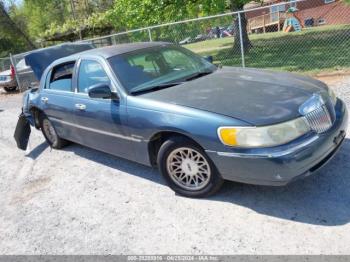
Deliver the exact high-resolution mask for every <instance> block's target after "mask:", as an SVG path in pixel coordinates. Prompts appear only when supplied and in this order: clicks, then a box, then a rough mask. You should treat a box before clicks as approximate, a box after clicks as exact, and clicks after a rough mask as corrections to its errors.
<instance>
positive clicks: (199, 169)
mask: <svg viewBox="0 0 350 262" xmlns="http://www.w3.org/2000/svg"><path fill="white" fill-rule="evenodd" d="M158 166H159V169H160V172H161V173H162V175H163V177H164V178H165V180H166V181H167V183H168V185H169V187H170V188H171V189H173V190H174V191H175V192H176V193H178V194H180V195H183V196H187V197H198V198H199V197H206V196H209V195H212V194H214V193H215V192H217V191H218V190H219V189H220V187H221V186H222V184H223V182H224V180H223V179H222V178H221V176H220V174H219V173H218V172H217V170H216V167H215V166H214V164H213V163H212V161H211V160H210V159H209V158H208V156H207V155H206V154H205V152H204V151H203V150H202V149H201V148H200V147H199V146H197V145H196V144H195V143H193V142H191V141H190V140H188V139H185V138H182V137H174V138H171V139H169V140H168V141H166V142H165V143H164V144H163V145H162V146H161V148H160V150H159V153H158Z"/></svg>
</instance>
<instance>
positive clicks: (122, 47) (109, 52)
mask: <svg viewBox="0 0 350 262" xmlns="http://www.w3.org/2000/svg"><path fill="white" fill-rule="evenodd" d="M164 45H170V43H167V42H139V43H129V44H118V45H112V46H106V47H100V48H95V49H91V50H87V51H83V52H80V53H77V54H74V55H71V56H67V57H65V58H64V60H74V59H78V58H79V57H81V56H100V57H103V58H105V59H108V58H110V57H113V56H116V55H121V54H125V53H129V52H132V51H136V50H140V49H145V48H151V47H157V46H164Z"/></svg>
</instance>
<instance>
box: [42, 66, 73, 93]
mask: <svg viewBox="0 0 350 262" xmlns="http://www.w3.org/2000/svg"><path fill="white" fill-rule="evenodd" d="M74 64H75V63H74V62H72V63H65V64H63V65H59V66H56V67H54V69H53V70H52V73H51V77H50V83H49V85H48V88H49V89H52V90H59V91H72V76H73V69H74Z"/></svg>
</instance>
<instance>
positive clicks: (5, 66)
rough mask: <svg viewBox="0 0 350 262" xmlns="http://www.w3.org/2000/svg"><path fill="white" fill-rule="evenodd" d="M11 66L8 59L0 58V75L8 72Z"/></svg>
mask: <svg viewBox="0 0 350 262" xmlns="http://www.w3.org/2000/svg"><path fill="white" fill-rule="evenodd" d="M10 66H11V60H10V58H0V73H1V72H3V71H6V70H9V69H10Z"/></svg>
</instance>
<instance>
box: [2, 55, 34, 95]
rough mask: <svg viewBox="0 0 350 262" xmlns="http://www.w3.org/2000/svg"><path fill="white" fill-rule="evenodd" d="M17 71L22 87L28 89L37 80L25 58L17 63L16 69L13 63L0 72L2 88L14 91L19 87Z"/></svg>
mask: <svg viewBox="0 0 350 262" xmlns="http://www.w3.org/2000/svg"><path fill="white" fill-rule="evenodd" d="M16 72H17V77H18V79H19V82H20V83H21V88H22V89H27V88H29V87H30V86H32V85H33V84H34V83H36V82H37V80H36V78H35V76H34V74H33V71H32V69H31V68H30V66H28V65H27V64H26V62H25V60H24V59H21V60H20V61H19V62H18V63H17V65H16V70H15V69H14V67H13V66H12V65H11V67H10V69H9V70H6V71H3V72H0V88H1V87H2V88H4V90H5V91H6V92H14V91H16V90H17V89H19V86H18V83H17V79H16Z"/></svg>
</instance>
